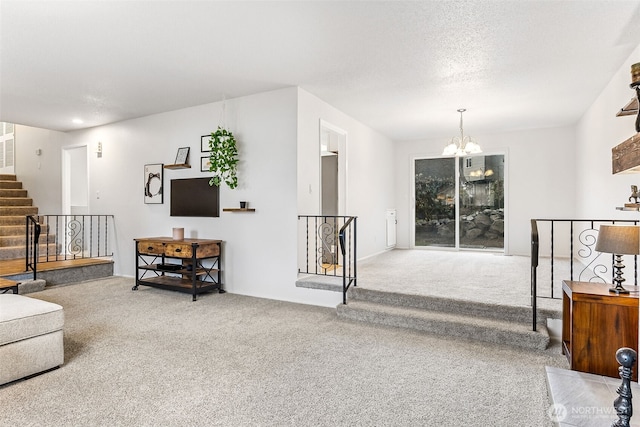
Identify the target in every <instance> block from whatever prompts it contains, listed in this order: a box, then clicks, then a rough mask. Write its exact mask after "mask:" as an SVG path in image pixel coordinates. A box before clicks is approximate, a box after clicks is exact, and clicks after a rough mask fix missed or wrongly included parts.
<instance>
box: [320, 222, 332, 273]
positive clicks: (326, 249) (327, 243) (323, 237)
mask: <svg viewBox="0 0 640 427" xmlns="http://www.w3.org/2000/svg"><path fill="white" fill-rule="evenodd" d="M317 234H318V237H319V238H320V247H319V248H318V249H317V252H318V258H317V260H316V262H317V263H318V265H319V266H320V268H322V269H323V270H325V272H326V268H325V267H324V266H323V264H334V263H335V260H333V253H332V252H331V245H333V244H335V227H334V226H333V225H332V224H330V223H328V222H326V221H325V222H323V223H321V224H320V225H319V226H318V233H317ZM327 253H329V254H331V257H332V259H331V262H330V263H328V262H327V263H325V262H324V260H325V258H326V254H327Z"/></svg>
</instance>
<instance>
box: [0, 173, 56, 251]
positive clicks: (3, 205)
mask: <svg viewBox="0 0 640 427" xmlns="http://www.w3.org/2000/svg"><path fill="white" fill-rule="evenodd" d="M37 214H38V208H37V207H35V206H33V200H32V199H31V198H30V197H28V196H27V190H25V189H23V188H22V182H20V181H17V180H16V176H15V175H9V174H0V260H10V259H20V258H22V259H24V258H25V255H26V240H25V239H26V236H25V228H26V225H25V224H26V223H25V221H26V220H25V216H26V215H37ZM53 240H54V236H50V235H48V234H47V227H46V226H45V225H43V226H42V234H41V235H40V246H39V248H38V249H39V251H40V252H41V253H43V252H44V251H46V245H47V244H49V251H54V252H55V250H56V249H55V244H53V243H52V242H53Z"/></svg>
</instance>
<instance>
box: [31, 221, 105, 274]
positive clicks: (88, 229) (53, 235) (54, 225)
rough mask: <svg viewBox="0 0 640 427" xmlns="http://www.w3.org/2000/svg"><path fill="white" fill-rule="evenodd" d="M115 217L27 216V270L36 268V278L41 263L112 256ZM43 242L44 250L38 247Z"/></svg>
mask: <svg viewBox="0 0 640 427" xmlns="http://www.w3.org/2000/svg"><path fill="white" fill-rule="evenodd" d="M113 218H114V217H113V215H27V231H26V242H27V243H26V244H27V248H26V249H27V250H26V257H25V258H26V266H27V271H29V270H32V271H33V279H34V280H35V279H36V274H37V265H38V263H42V262H51V261H66V260H75V259H82V258H101V257H108V256H113V250H112V249H111V245H110V242H109V238H110V235H111V234H112V233H113V225H114V224H113ZM41 236H44V241H42V239H40V237H41ZM40 245H44V248H43V249H44V250H43V251H41V250H39V248H38V247H39V246H40Z"/></svg>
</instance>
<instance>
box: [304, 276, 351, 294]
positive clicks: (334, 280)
mask: <svg viewBox="0 0 640 427" xmlns="http://www.w3.org/2000/svg"><path fill="white" fill-rule="evenodd" d="M296 287H298V288H308V289H322V290H325V291H333V292H342V276H324V275H317V274H311V275H300V277H298V280H296Z"/></svg>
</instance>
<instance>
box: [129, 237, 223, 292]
mask: <svg viewBox="0 0 640 427" xmlns="http://www.w3.org/2000/svg"><path fill="white" fill-rule="evenodd" d="M134 240H135V242H136V284H135V285H134V286H133V288H132V289H133V290H134V291H135V290H137V289H138V286H140V285H143V286H152V287H155V288H162V289H169V290H172V291H178V292H186V293H190V294H191V295H192V296H193V301H195V300H196V297H197V295H199V294H201V293H204V292H210V291H213V290H217V291H218V292H219V293H224V290H223V289H222V283H221V280H220V266H221V264H220V261H221V256H222V241H221V240H208V239H183V240H173V239H172V238H171V237H143V238H139V239H134ZM204 260H207V263H206V264H210V266H205V265H204V264H203V261H204ZM169 261H171V262H169Z"/></svg>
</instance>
